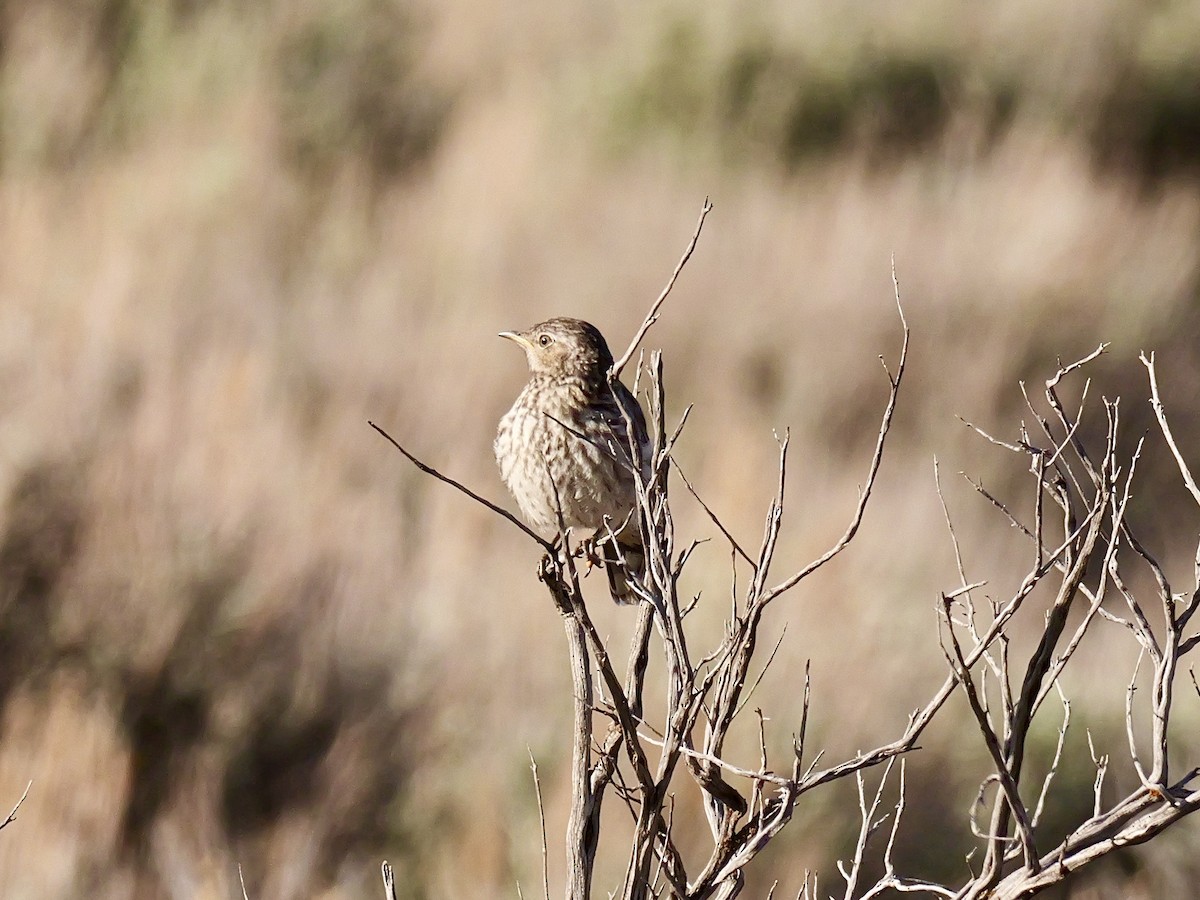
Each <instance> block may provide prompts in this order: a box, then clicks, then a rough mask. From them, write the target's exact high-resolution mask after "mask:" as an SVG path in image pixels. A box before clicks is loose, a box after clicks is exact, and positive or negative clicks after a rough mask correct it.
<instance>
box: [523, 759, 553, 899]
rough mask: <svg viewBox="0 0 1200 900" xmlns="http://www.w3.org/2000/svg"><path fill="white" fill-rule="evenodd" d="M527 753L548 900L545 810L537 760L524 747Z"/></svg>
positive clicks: (543, 887)
mask: <svg viewBox="0 0 1200 900" xmlns="http://www.w3.org/2000/svg"><path fill="white" fill-rule="evenodd" d="M525 749H526V750H527V751H528V752H529V768H530V770H531V771H532V772H533V789H534V791H535V792H536V793H537V808H538V822H539V823H540V824H541V827H542V892H543V894H544V896H545V898H546V900H550V858H549V853H548V846H547V844H546V808H545V807H544V806H543V805H542V782H541V781H540V780H539V779H538V770H537V760H535V759H534V758H533V750H532V748H530V747H528V746H526V748H525Z"/></svg>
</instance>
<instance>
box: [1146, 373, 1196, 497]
mask: <svg viewBox="0 0 1200 900" xmlns="http://www.w3.org/2000/svg"><path fill="white" fill-rule="evenodd" d="M1138 359H1140V360H1141V361H1142V365H1144V366H1145V367H1146V372H1147V374H1148V375H1149V377H1150V405H1151V406H1152V407H1153V408H1154V416H1155V418H1156V419H1158V427H1159V428H1160V429H1161V430H1162V433H1163V437H1164V438H1166V441H1167V446H1168V447H1170V448H1171V453H1172V455H1173V456H1174V457H1175V464H1176V465H1177V466H1179V474H1180V475H1182V476H1183V483H1184V485H1186V486H1187V489H1188V493H1190V494H1191V495H1192V499H1193V500H1195V501H1196V504H1197V505H1200V487H1197V486H1196V480H1195V479H1194V478H1193V477H1192V471H1191V469H1189V468H1188V464H1187V462H1186V461H1185V460H1184V458H1183V454H1182V453H1180V452H1179V445H1178V444H1176V443H1175V436H1174V435H1173V434H1171V426H1170V425H1168V424H1167V412H1166V410H1165V409H1164V408H1163V404H1162V400H1161V399H1160V398H1159V396H1158V376H1157V374H1156V373H1155V371H1154V354H1153V353H1151V354H1150V358H1149V359H1147V358H1146V354H1144V353H1142V354H1139V355H1138Z"/></svg>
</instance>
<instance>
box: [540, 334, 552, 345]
mask: <svg viewBox="0 0 1200 900" xmlns="http://www.w3.org/2000/svg"><path fill="white" fill-rule="evenodd" d="M553 340H554V338H552V337H550V335H548V334H542V335H539V336H538V343H539V344H541V345H542V346H543V347H549V346H550V342H551V341H553Z"/></svg>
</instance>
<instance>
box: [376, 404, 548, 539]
mask: <svg viewBox="0 0 1200 900" xmlns="http://www.w3.org/2000/svg"><path fill="white" fill-rule="evenodd" d="M367 424H368V425H370V426H371V427H372V428H374V429H375V430H376V431H378V432H379V433H380V434H381V435H383V437H384V438H385V439H386V440H387V441H388V443H390V444H391V445H392V446H393V447H395V448H396V449H397V450H399V451H400V452H401V453H403V454H404V456H405V458H406V459H408V461H409V462H411V463H412V464H413V465H414V466H416V467H417V468H418V469H420V470H421V471H422V472H424V473H425V474H426V475H432V476H433V477H434V478H436V479H437V480H438V481H441V482H444V483H446V484H448V485H450V486H451V487H452V488H457V489H458V490H460V491H462V492H463V493H464V494H466V495H467V496H468V497H470V498H471V499H472V500H474V501H475V502H476V503H480V504H482V505H484V506H486V507H487V508H488V509H490V510H491V511H492V512H494V513H495V514H496V515H498V516H500V517H502V518H504V519H507V520H508V521H510V522H512V523H513V524H514V525H516V526H517V527H518V528H519V529H521V531H523V532H525V534H526V535H528V536H529V537H530V538H532V539H533V540H534V541H536V542H537V543H538V544H539V545H540V546H541V548H542V549H543V550H545V551H546V552H547V553H550V554H553V553H554V545H553V544H552V543H550V542H549V541H548V540H546V539H545V538H543V537H542V536H541V535H539V534H538V533H537V532H536V531H534V530H533V529H532V528H530V527H529V526H528V525H526V524H525V523H524V522H522V521H521V520H520V519H518V518H517V517H516V516H514V515H513V514H512V513H510V512H509V511H508V510H507V509H504V508H503V507H501V506H497V505H496V504H495V503H493V502H492V501H491V500H488V499H487V498H486V497H481V496H480V495H479V494H477V493H475V492H474V491H473V490H471V489H470V488H469V487H467V486H466V485H464V484H462V483H461V482H459V481H455V480H454V479H453V478H451V477H449V476H448V475H443V474H442V473H441V472H439V471H438V470H437V469H435V468H434V467H433V466H430V465H427V464H425V463H423V462H421V460H419V459H417V458H416V457H415V456H413V455H412V454H411V453H409V452H408V451H407V450H405V449H404V447H402V446H401V445H400V443H399V442H398V441H397V440H396V439H395V438H394V437H392V436H391V435H390V434H388V433H387V432H386V431H384V430H383V429H382V428H380V427H379V426H378V425H376V424H375V423H374V422H371V421H369V420H368V421H367Z"/></svg>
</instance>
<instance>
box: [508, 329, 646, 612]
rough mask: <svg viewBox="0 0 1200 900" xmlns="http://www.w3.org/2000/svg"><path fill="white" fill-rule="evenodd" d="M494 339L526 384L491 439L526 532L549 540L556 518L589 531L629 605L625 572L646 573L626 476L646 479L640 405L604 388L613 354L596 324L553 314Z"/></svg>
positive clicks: (616, 594) (615, 388)
mask: <svg viewBox="0 0 1200 900" xmlns="http://www.w3.org/2000/svg"><path fill="white" fill-rule="evenodd" d="M500 337H503V338H508V339H509V340H511V341H514V342H515V343H517V344H519V345H520V346H521V348H522V349H523V350H524V351H525V357H526V359H527V360H528V362H529V383H528V384H527V385H525V389H524V390H522V391H521V393H520V395H519V396H518V397H517V402H516V403H514V404H513V406H512V409H510V410H509V411H508V412H507V413H506V414H505V415H504V418H502V419H501V420H500V429H499V431H498V432H497V434H496V444H495V451H496V462H497V463H498V464H499V466H500V477H501V478H503V479H504V483H505V484H506V485H507V486H508V489H509V490H510V491H511V492H512V495H513V497H514V498H515V499H516V501H517V505H518V506H519V507H520V508H521V513H522V514H523V515H524V517H525V520H526V521H527V522H528V523H529V525H530V526H531V527H532V528H533V529H534V530H535V531H538V532H541V533H543V534H546V535H552V534H558V533H559V530H560V528H559V522H560V513H561V522H562V525H563V526H564V527H566V528H587V529H593V530H594V531H595V532H596V539H597V549H598V550H599V551H600V555H601V556H602V558H603V559H604V563H605V570H606V571H607V573H608V581H609V587H610V588H611V589H612V595H613V599H614V600H615V601H616V602H617V603H635V602H637V596H636V595H635V594H634V592H633V590H632V588H631V587H630V585H629V581H628V578H627V577H626V576H627V575H628V576H631V577H633V578H640V577H641V574H642V572H643V571H644V568H645V555H644V552H643V550H642V539H641V531H640V529H639V527H638V516H637V512H636V511H635V509H634V507H635V504H636V501H637V496H636V482H635V480H634V471H635V470H637V471H640V472H641V473H642V478H643V481H648V480H649V477H650V449H649V444H650V442H649V439H648V438H647V435H646V419H645V416H644V415H643V414H642V408H641V407H640V406H639V405H638V402H637V399H636V398H635V397H634V396H633V394H631V393H630V392H629V389H628V388H626V387H625V385H623V384H621V383H620V382H614V383H613V384H612V385H611V386H610V385H609V381H608V372H609V369H610V368H611V367H612V364H613V357H612V353H610V352H609V349H608V344H606V343H605V341H604V337H603V335H601V334H600V331H599V329H597V328H596V326H595V325H591V324H589V323H587V322H583V321H580V320H579V319H568V318H557V319H550V320H548V321H545V322H542V323H541V324H540V325H534V326H533V327H532V328H529V329H527V330H525V331H502V332H500ZM627 419H628V422H630V423H632V425H633V441H632V443H631V442H630V440H629V437H628V434H629V432H628V428H627V426H626V421H627ZM610 529H611V531H612V532H613V533H614V534H616V535H617V542H616V543H617V546H614V545H613V542H612V540H611V539H609V538H607V537H606V535H607V534H608V531H609V530H610Z"/></svg>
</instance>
